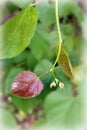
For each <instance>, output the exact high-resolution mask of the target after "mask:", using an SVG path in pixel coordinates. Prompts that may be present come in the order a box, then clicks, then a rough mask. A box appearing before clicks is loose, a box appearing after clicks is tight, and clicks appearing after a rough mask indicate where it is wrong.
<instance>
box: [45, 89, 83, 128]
mask: <svg viewBox="0 0 87 130" xmlns="http://www.w3.org/2000/svg"><path fill="white" fill-rule="evenodd" d="M61 91H62V90H59V89H58V91H55V92H52V93H51V94H49V95H48V97H47V98H46V101H45V103H44V108H45V112H46V117H47V125H48V126H49V125H51V126H54V127H58V126H67V127H71V128H72V127H74V126H78V125H79V124H80V123H81V122H82V120H83V103H82V102H83V100H82V98H81V97H76V98H74V97H71V98H70V97H68V96H65V95H63V94H62V93H61Z"/></svg>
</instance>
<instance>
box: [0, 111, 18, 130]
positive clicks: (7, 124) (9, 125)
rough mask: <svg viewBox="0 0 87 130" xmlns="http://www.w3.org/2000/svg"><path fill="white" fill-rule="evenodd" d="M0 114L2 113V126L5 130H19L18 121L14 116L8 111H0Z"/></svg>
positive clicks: (0, 121)
mask: <svg viewBox="0 0 87 130" xmlns="http://www.w3.org/2000/svg"><path fill="white" fill-rule="evenodd" d="M0 113H1V119H0V126H1V128H2V129H3V130H11V129H13V128H14V129H17V124H16V121H15V119H14V117H13V115H12V114H11V113H10V112H9V111H8V110H3V109H0ZM8 117H9V120H8Z"/></svg>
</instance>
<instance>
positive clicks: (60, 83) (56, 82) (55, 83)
mask: <svg viewBox="0 0 87 130" xmlns="http://www.w3.org/2000/svg"><path fill="white" fill-rule="evenodd" d="M58 83H59V87H60V88H61V89H62V88H63V87H64V84H63V83H62V82H60V81H59V80H58V79H57V78H55V80H54V81H53V82H51V84H50V88H52V87H56V85H57V84H58Z"/></svg>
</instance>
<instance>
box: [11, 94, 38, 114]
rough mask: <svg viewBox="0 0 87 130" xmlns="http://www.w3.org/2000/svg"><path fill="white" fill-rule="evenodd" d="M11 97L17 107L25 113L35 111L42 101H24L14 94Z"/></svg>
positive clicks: (32, 99)
mask: <svg viewBox="0 0 87 130" xmlns="http://www.w3.org/2000/svg"><path fill="white" fill-rule="evenodd" d="M9 96H10V97H11V99H12V102H13V103H14V104H15V105H16V107H17V108H18V109H20V110H22V111H24V112H28V111H29V110H31V109H33V108H34V107H35V106H36V105H37V104H38V102H39V101H40V99H38V98H37V97H33V98H27V99H23V98H21V97H18V96H15V95H13V94H10V95H9Z"/></svg>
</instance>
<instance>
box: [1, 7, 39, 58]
mask: <svg viewBox="0 0 87 130" xmlns="http://www.w3.org/2000/svg"><path fill="white" fill-rule="evenodd" d="M37 19H38V10H37V9H35V8H33V7H31V6H28V7H26V8H24V9H23V10H22V11H21V12H20V13H19V14H17V15H16V16H15V17H13V18H12V19H10V20H8V21H7V22H6V23H5V24H4V25H2V26H1V27H0V33H1V35H2V37H1V41H0V54H1V55H0V59H3V58H11V57H14V56H16V55H18V54H19V53H21V52H22V51H23V50H24V49H25V48H26V47H27V46H28V44H29V43H30V40H31V38H32V36H33V34H34V31H35V28H36V24H37Z"/></svg>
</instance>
